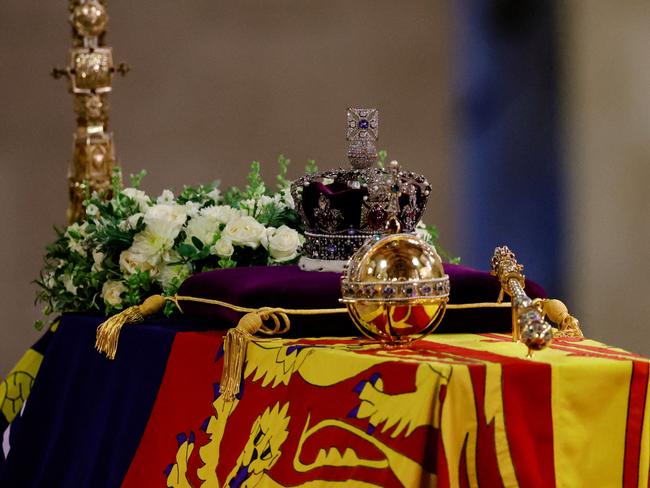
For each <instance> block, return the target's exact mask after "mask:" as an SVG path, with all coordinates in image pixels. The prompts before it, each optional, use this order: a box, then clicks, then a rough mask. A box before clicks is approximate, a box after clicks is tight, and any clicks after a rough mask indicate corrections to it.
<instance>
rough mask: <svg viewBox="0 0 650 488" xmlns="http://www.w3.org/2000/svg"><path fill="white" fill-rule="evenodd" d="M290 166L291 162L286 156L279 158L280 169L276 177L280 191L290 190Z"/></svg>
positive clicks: (281, 155) (282, 155)
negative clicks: (288, 174)
mask: <svg viewBox="0 0 650 488" xmlns="http://www.w3.org/2000/svg"><path fill="white" fill-rule="evenodd" d="M290 164H291V160H290V159H289V158H285V157H284V154H280V155H279V156H278V166H279V167H280V169H279V173H278V175H277V176H276V177H275V179H276V182H277V187H278V190H284V189H285V188H289V185H291V182H290V181H289V180H288V179H287V171H288V170H289V165H290Z"/></svg>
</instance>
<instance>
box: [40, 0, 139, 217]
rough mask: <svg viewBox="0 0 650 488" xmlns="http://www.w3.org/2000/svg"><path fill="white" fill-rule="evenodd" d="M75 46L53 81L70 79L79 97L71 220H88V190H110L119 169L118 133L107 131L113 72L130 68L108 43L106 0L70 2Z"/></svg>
mask: <svg viewBox="0 0 650 488" xmlns="http://www.w3.org/2000/svg"><path fill="white" fill-rule="evenodd" d="M69 11H70V23H71V24H72V48H71V49H70V54H69V62H68V66H67V67H66V68H54V69H53V70H52V76H53V77H54V78H61V77H65V78H67V79H68V81H69V87H70V93H72V95H73V96H74V111H75V114H76V116H77V130H76V133H75V134H74V146H73V156H72V163H71V165H70V169H69V172H68V191H69V196H70V204H69V207H68V211H67V216H68V222H69V223H72V222H75V221H77V220H79V219H80V218H81V217H83V205H82V203H83V200H84V198H85V195H86V194H88V193H89V192H93V191H97V192H108V191H110V182H111V174H112V172H113V167H114V166H115V147H114V144H113V133H112V132H109V131H108V112H109V105H108V94H109V93H110V91H111V90H112V86H111V83H112V81H113V74H114V73H115V72H119V73H120V74H122V75H125V74H126V73H127V71H128V67H127V66H126V65H124V64H120V65H119V66H118V67H117V68H115V67H114V65H113V49H112V48H111V47H107V46H106V45H105V43H104V38H105V36H106V24H107V23H108V14H107V12H106V0H70V3H69Z"/></svg>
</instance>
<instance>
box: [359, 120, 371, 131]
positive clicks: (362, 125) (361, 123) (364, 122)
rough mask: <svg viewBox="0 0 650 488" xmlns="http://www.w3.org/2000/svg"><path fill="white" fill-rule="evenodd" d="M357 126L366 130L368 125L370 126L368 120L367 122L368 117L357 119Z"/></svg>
mask: <svg viewBox="0 0 650 488" xmlns="http://www.w3.org/2000/svg"><path fill="white" fill-rule="evenodd" d="M358 127H359V129H363V130H366V129H367V128H368V127H370V122H368V119H361V120H359V124H358Z"/></svg>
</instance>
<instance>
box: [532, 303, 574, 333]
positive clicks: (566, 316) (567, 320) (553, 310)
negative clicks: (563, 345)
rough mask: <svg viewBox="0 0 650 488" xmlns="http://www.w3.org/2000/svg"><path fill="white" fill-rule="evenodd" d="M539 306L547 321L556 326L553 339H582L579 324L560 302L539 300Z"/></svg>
mask: <svg viewBox="0 0 650 488" xmlns="http://www.w3.org/2000/svg"><path fill="white" fill-rule="evenodd" d="M539 306H540V307H541V309H542V312H543V313H544V314H546V316H547V317H548V318H549V320H550V321H551V322H553V323H555V324H557V330H554V332H553V337H560V338H561V337H574V338H580V339H583V338H584V335H583V333H582V330H581V329H580V322H579V321H578V319H576V318H575V317H574V316H572V315H571V314H570V313H569V309H568V308H567V306H566V305H565V304H564V303H562V302H561V301H560V300H555V299H553V300H550V299H546V300H540V301H539Z"/></svg>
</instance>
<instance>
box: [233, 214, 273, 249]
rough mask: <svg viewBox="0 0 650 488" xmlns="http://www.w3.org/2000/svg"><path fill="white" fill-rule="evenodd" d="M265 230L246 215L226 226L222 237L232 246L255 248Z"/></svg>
mask: <svg viewBox="0 0 650 488" xmlns="http://www.w3.org/2000/svg"><path fill="white" fill-rule="evenodd" d="M265 232H266V228H265V227H264V226H263V225H262V224H260V223H259V222H258V221H257V220H255V219H254V218H253V217H250V216H248V215H246V216H244V217H238V218H236V219H235V220H232V221H230V222H228V224H226V227H225V228H224V229H223V233H222V236H224V237H227V238H228V239H230V240H231V241H232V243H233V244H235V245H239V246H248V247H252V248H253V249H255V248H257V246H259V244H260V240H261V239H262V237H263V236H264V234H265Z"/></svg>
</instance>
